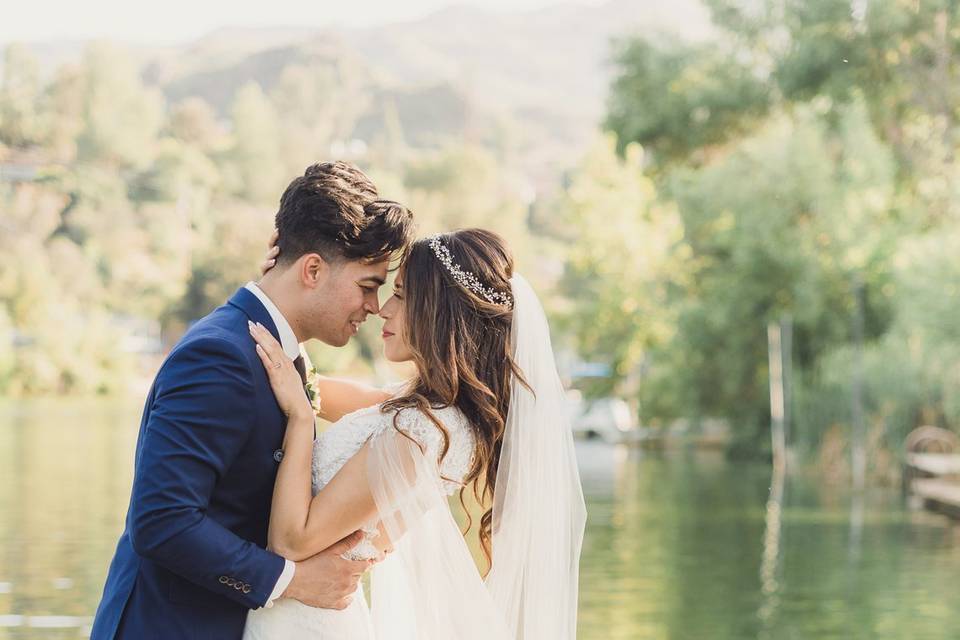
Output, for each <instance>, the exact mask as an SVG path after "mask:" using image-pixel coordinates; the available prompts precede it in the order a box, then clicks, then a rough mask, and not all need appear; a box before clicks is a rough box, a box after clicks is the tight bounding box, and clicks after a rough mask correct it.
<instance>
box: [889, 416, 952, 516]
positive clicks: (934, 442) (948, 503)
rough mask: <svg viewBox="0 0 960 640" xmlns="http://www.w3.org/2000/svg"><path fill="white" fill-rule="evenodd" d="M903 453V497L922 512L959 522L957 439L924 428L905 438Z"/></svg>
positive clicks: (949, 433) (948, 432) (938, 429)
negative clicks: (934, 513)
mask: <svg viewBox="0 0 960 640" xmlns="http://www.w3.org/2000/svg"><path fill="white" fill-rule="evenodd" d="M905 449H906V452H905V455H904V464H903V488H904V491H905V493H907V494H908V495H909V496H911V497H913V498H915V499H916V500H917V501H918V502H919V503H920V504H921V505H922V506H923V507H924V508H925V509H928V510H930V511H934V512H937V513H942V514H944V515H946V516H949V517H951V518H955V519H960V453H958V452H960V438H957V436H956V434H954V433H953V432H951V431H947V430H946V429H941V428H939V427H932V426H924V427H920V428H918V429H915V430H914V431H913V432H911V434H910V435H909V436H907V441H906V443H905Z"/></svg>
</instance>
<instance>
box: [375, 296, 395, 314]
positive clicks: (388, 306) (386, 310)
mask: <svg viewBox="0 0 960 640" xmlns="http://www.w3.org/2000/svg"><path fill="white" fill-rule="evenodd" d="M393 305H394V299H393V296H390V299H389V300H387V301H386V302H384V303H383V304H382V305H380V311H379V313H377V315H378V316H380V317H381V318H383V319H384V320H389V319H390V318H391V316H393Z"/></svg>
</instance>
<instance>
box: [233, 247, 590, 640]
mask: <svg viewBox="0 0 960 640" xmlns="http://www.w3.org/2000/svg"><path fill="white" fill-rule="evenodd" d="M380 316H381V317H382V318H383V319H384V321H385V322H384V325H383V340H384V355H385V356H386V357H387V358H388V359H389V360H391V361H395V362H401V361H412V362H413V363H414V365H415V366H416V375H415V376H414V377H413V379H412V380H410V381H409V382H408V383H406V385H405V386H404V387H403V388H402V389H400V390H394V392H388V391H382V390H377V389H373V388H370V387H365V386H362V385H357V384H354V383H350V382H346V381H343V380H336V379H330V378H322V379H321V381H320V382H319V384H318V385H317V386H318V389H317V391H318V396H319V399H320V402H321V409H320V414H321V416H322V417H324V418H326V419H328V420H330V421H332V422H333V423H334V424H333V425H332V426H331V427H330V428H329V429H328V430H326V431H325V432H323V433H322V434H321V435H320V436H319V437H318V438H317V439H316V441H314V410H313V407H312V406H311V405H310V402H309V400H308V399H307V397H306V394H305V393H304V390H303V386H302V382H301V378H300V375H299V374H298V373H297V371H296V369H295V368H294V365H293V363H292V361H291V360H290V358H289V357H288V356H286V355H285V354H284V352H283V349H282V348H281V347H280V344H279V343H277V341H276V340H275V339H274V338H273V336H272V335H271V334H270V333H269V332H268V331H267V330H265V329H264V328H262V327H258V326H256V325H254V326H253V327H251V334H252V336H253V338H254V340H255V341H256V343H257V346H256V349H257V353H258V354H259V356H260V358H261V360H262V361H263V364H264V366H265V367H266V370H267V372H268V375H269V378H270V383H271V385H272V387H273V390H274V393H275V395H276V398H277V402H278V404H279V405H280V407H281V408H282V409H283V411H284V413H286V414H287V416H288V424H287V430H286V435H285V438H284V457H283V461H282V462H281V464H280V468H279V472H278V475H277V482H276V486H275V489H274V494H273V505H272V511H271V514H270V532H269V546H270V548H271V549H272V550H273V551H275V552H277V553H278V554H280V555H282V556H284V557H285V558H288V559H290V560H302V559H305V558H308V557H310V556H312V555H314V554H316V553H318V552H319V551H321V550H323V549H325V548H327V547H329V546H330V545H331V544H333V543H334V542H336V541H338V540H340V539H341V538H343V537H345V536H347V535H348V534H350V533H351V532H353V531H355V530H358V529H359V530H362V531H363V534H364V536H363V539H362V541H361V542H360V543H359V544H357V545H356V546H355V547H354V548H353V549H351V550H350V551H349V552H347V554H346V555H348V556H349V557H351V558H353V559H370V558H376V557H378V556H381V555H382V554H383V553H384V552H386V559H385V560H384V561H383V562H380V563H378V564H376V565H375V566H374V568H373V569H372V570H371V605H370V606H369V607H368V605H367V602H366V600H365V598H364V595H363V591H362V588H358V590H357V592H356V594H355V596H354V598H353V600H352V601H351V602H350V604H349V605H348V606H347V607H346V608H345V609H343V610H330V609H314V608H311V607H308V606H306V605H303V604H301V603H300V602H298V601H296V600H286V599H285V600H279V601H277V602H276V604H275V606H273V607H272V608H269V609H267V608H264V609H258V610H255V611H251V612H250V613H249V615H248V617H247V624H246V629H245V632H244V638H245V639H246V640H275V639H279V638H306V639H310V640H319V639H323V640H327V639H333V638H337V639H340V638H344V639H346V638H351V639H361V640H362V639H368V640H400V639H404V640H406V639H409V640H413V639H418V640H430V639H438V640H439V639H441V638H443V639H450V638H456V639H477V640H479V639H481V638H483V639H484V640H487V639H495V640H496V639H503V640H508V639H509V640H516V639H523V640H532V639H538V638H545V639H546V638H549V639H550V640H564V639H572V638H575V636H576V613H577V579H578V565H579V556H580V546H581V542H582V539H583V527H584V522H585V518H586V512H585V509H584V502H583V494H582V491H581V487H580V480H579V475H578V473H577V467H576V459H575V456H574V449H573V439H572V435H571V431H570V428H569V423H568V421H567V419H566V417H565V409H564V404H565V403H564V395H563V388H562V386H561V384H560V380H559V377H558V375H557V371H556V365H555V363H554V359H553V353H552V350H551V344H550V334H549V328H548V326H547V322H546V317H545V316H544V313H543V309H542V308H541V306H540V303H539V301H538V299H537V297H536V294H535V293H534V292H533V290H532V289H531V288H530V286H529V284H528V283H527V282H526V281H525V280H524V279H523V278H522V277H521V276H519V275H517V274H514V273H513V259H512V257H511V255H510V253H509V250H508V249H507V247H506V246H505V243H504V241H503V240H502V239H501V238H500V237H499V236H497V235H496V234H493V233H490V232H488V231H484V230H480V229H467V230H460V231H455V232H451V233H446V234H441V235H436V236H431V237H429V238H426V239H422V240H418V241H417V242H415V243H413V245H412V246H411V247H410V250H409V252H408V253H407V256H406V258H405V259H404V261H403V263H402V264H401V266H400V269H399V271H398V273H397V277H396V280H395V291H394V294H393V296H392V297H391V298H390V299H389V300H388V301H387V302H386V303H385V304H384V305H383V306H382V308H381V310H380ZM457 491H459V494H460V500H461V502H463V500H464V493H465V492H467V491H469V492H471V493H473V495H474V496H475V498H476V499H477V500H478V501H479V502H480V503H481V504H483V505H487V506H489V508H488V509H487V510H486V512H485V513H484V514H483V516H482V517H481V518H480V522H479V536H480V541H481V546H482V548H483V552H484V554H485V556H486V560H487V564H488V566H489V569H488V571H487V572H486V574H485V575H482V574H481V572H480V571H478V569H477V567H476V564H475V563H474V561H473V559H472V557H471V555H470V552H469V549H468V547H467V544H466V541H465V540H464V538H463V534H462V533H461V531H460V530H459V528H458V527H457V524H456V521H455V520H454V518H453V514H452V512H451V510H450V507H449V503H448V496H449V495H452V494H453V493H455V492H457ZM470 526H471V524H470V523H468V525H467V529H469V528H470Z"/></svg>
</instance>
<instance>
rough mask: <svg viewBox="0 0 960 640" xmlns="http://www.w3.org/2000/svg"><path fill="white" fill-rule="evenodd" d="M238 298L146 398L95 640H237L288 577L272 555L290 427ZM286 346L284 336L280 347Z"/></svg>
mask: <svg viewBox="0 0 960 640" xmlns="http://www.w3.org/2000/svg"><path fill="white" fill-rule="evenodd" d="M248 319H249V320H253V321H254V322H260V323H262V324H263V326H265V327H267V328H268V329H269V330H270V331H271V333H273V335H274V336H275V337H277V330H276V327H275V325H274V323H273V320H271V318H270V315H269V314H268V313H267V310H266V308H264V306H263V304H262V303H261V302H260V301H259V300H258V299H257V297H256V296H255V295H253V294H252V293H250V292H249V291H247V290H246V289H240V290H239V291H237V293H236V294H234V296H233V297H232V298H231V299H230V301H229V302H228V303H227V304H225V305H224V306H222V307H220V308H219V309H217V310H216V311H214V312H213V313H211V314H210V315H208V316H207V317H205V318H203V319H202V320H200V321H199V322H197V323H196V324H195V325H194V326H193V327H191V328H190V330H189V331H188V332H187V333H186V335H184V336H183V338H182V339H181V340H180V342H178V343H177V345H176V346H175V347H174V348H173V350H172V351H171V352H170V355H169V356H167V358H166V360H165V361H164V362H163V365H162V366H161V367H160V371H159V372H158V373H157V377H156V379H155V380H154V383H153V387H152V388H151V390H150V393H149V395H148V397H147V402H146V406H145V407H144V412H143V419H142V422H141V424H140V435H139V438H138V440H137V449H136V458H135V462H134V465H135V467H134V480H133V491H132V494H131V497H130V506H129V509H128V511H127V520H126V528H125V530H124V532H123V534H122V535H121V536H120V542H119V543H118V544H117V551H116V554H115V555H114V557H113V562H111V564H110V571H109V574H108V575H107V582H106V586H105V587H104V590H103V598H102V600H101V601H100V606H99V607H98V609H97V614H96V617H95V619H94V622H93V631H92V634H91V638H92V639H93V640H109V639H112V638H136V639H137V640H141V639H148V638H163V639H165V640H166V639H169V638H203V639H204V640H207V639H210V638H225V639H227V638H240V636H241V634H242V633H243V625H244V621H245V620H246V614H247V610H248V609H253V608H257V607H260V606H263V605H264V604H265V603H266V601H267V600H268V598H269V596H270V594H271V592H272V591H273V588H274V586H275V585H276V582H277V579H278V578H279V577H280V574H281V572H282V571H283V567H284V560H283V558H281V557H280V556H277V555H275V554H273V553H270V552H268V551H265V550H264V547H265V546H266V542H267V526H268V522H269V515H270V500H271V495H272V492H273V484H274V480H275V479H276V476H277V466H278V463H277V461H276V460H275V459H274V452H275V451H276V450H277V449H280V448H281V447H282V444H283V434H284V430H285V428H286V419H285V417H284V415H283V413H282V412H281V411H280V408H279V407H278V406H277V402H276V399H275V398H274V395H273V391H272V390H271V388H270V383H269V381H268V379H267V376H266V372H265V370H264V368H263V365H262V364H261V362H260V360H259V358H258V357H257V354H256V351H255V350H254V341H253V338H252V337H251V336H250V333H249V331H248V328H247V321H248ZM278 340H279V338H278Z"/></svg>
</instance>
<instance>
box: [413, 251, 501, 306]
mask: <svg viewBox="0 0 960 640" xmlns="http://www.w3.org/2000/svg"><path fill="white" fill-rule="evenodd" d="M427 243H428V244H429V245H430V248H431V249H433V253H434V254H435V255H436V256H437V260H439V261H440V264H442V265H443V266H444V267H446V269H447V271H448V272H450V275H451V276H453V279H454V280H456V281H457V282H458V283H459V284H460V285H462V286H463V287H465V288H467V289H469V290H470V291H472V292H473V293H475V294H477V295H478V296H480V297H481V298H483V299H484V300H486V301H487V302H489V303H490V304H499V305H503V306H505V307H506V308H508V309H512V308H513V299H512V298H511V297H510V294H509V293H501V292H499V291H494V290H493V289H491V288H490V287H485V286H484V285H483V283H481V282H480V279H479V278H478V277H477V276H476V275H475V274H473V273H471V272H470V271H464V270H463V269H462V268H461V267H460V265H458V264H457V263H456V262H454V261H453V255H452V254H451V253H450V249H448V248H447V247H446V246H444V244H443V243H442V242H440V235H439V234H438V235H432V236H430V237H429V238H427Z"/></svg>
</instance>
